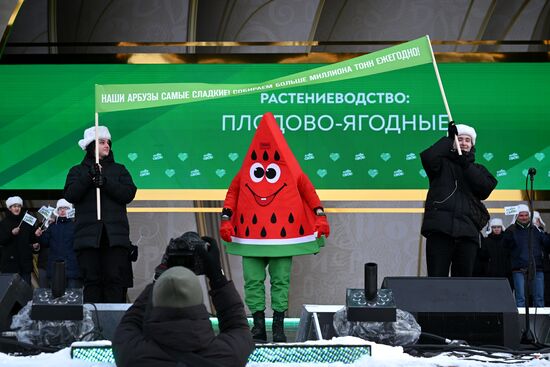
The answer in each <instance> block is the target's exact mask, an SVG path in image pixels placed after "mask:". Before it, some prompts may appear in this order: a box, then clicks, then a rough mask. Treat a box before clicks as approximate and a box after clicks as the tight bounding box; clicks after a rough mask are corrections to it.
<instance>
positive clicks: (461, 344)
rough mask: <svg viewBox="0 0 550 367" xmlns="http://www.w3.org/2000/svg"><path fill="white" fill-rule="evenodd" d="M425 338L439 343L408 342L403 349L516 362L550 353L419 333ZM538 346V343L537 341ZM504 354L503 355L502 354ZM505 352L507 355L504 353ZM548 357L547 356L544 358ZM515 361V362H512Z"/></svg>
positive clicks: (419, 353)
mask: <svg viewBox="0 0 550 367" xmlns="http://www.w3.org/2000/svg"><path fill="white" fill-rule="evenodd" d="M421 335H422V336H423V337H425V338H431V339H432V340H435V341H438V342H441V343H440V344H408V345H404V346H403V351H404V352H405V353H407V354H410V355H413V356H420V357H434V356H437V355H440V354H444V353H451V354H455V355H456V356H459V357H461V358H468V359H472V360H476V361H477V360H478V359H475V358H472V357H476V356H477V357H480V356H483V357H486V358H492V359H493V360H495V361H487V362H501V363H502V362H505V363H517V362H518V360H521V361H523V362H525V361H529V360H533V359H536V358H537V356H535V355H534V354H535V353H536V354H545V353H550V348H548V347H546V346H545V347H543V348H539V349H523V350H514V349H511V348H508V347H504V346H501V345H483V346H470V345H468V344H467V343H466V342H465V341H463V340H450V339H448V338H444V337H442V336H439V335H435V334H431V333H426V332H422V334H421ZM529 346H531V347H535V345H534V344H529ZM539 346H540V343H539ZM503 354H504V355H503ZM506 354H507V355H506ZM546 359H548V358H546ZM514 361H515V362H514Z"/></svg>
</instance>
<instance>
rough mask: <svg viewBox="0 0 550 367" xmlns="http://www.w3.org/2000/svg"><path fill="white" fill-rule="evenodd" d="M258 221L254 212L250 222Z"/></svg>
mask: <svg viewBox="0 0 550 367" xmlns="http://www.w3.org/2000/svg"><path fill="white" fill-rule="evenodd" d="M256 223H258V218H257V217H256V214H254V216H253V217H252V224H256Z"/></svg>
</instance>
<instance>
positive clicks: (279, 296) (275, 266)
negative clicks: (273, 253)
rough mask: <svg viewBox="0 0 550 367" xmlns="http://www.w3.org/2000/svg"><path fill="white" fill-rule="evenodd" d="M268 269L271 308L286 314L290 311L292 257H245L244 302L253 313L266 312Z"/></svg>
mask: <svg viewBox="0 0 550 367" xmlns="http://www.w3.org/2000/svg"><path fill="white" fill-rule="evenodd" d="M266 267H268V270H269V279H270V280H271V308H272V309H273V311H278V312H284V311H286V310H287V309H288V287H289V285H290V269H291V268H292V257H247V256H243V273H244V301H245V303H246V305H247V306H248V308H249V309H250V312H252V313H254V312H256V311H263V310H265V276H266V273H265V268H266Z"/></svg>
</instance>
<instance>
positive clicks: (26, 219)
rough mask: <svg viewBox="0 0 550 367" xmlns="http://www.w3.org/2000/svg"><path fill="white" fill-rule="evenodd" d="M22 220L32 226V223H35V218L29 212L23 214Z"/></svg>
mask: <svg viewBox="0 0 550 367" xmlns="http://www.w3.org/2000/svg"><path fill="white" fill-rule="evenodd" d="M23 222H25V223H28V224H30V225H31V226H34V223H36V218H35V217H33V216H32V215H30V214H29V213H25V216H24V217H23Z"/></svg>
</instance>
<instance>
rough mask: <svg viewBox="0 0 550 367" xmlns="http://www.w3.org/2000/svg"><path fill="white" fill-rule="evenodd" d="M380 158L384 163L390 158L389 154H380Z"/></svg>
mask: <svg viewBox="0 0 550 367" xmlns="http://www.w3.org/2000/svg"><path fill="white" fill-rule="evenodd" d="M380 158H382V160H383V161H384V162H387V161H388V160H389V159H390V158H391V154H390V153H382V154H380Z"/></svg>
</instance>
